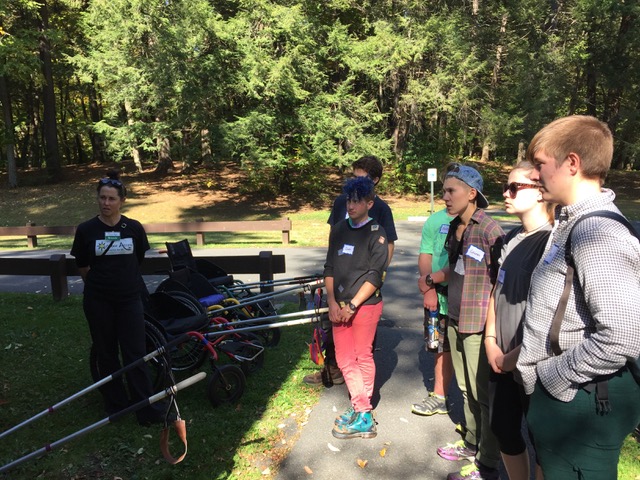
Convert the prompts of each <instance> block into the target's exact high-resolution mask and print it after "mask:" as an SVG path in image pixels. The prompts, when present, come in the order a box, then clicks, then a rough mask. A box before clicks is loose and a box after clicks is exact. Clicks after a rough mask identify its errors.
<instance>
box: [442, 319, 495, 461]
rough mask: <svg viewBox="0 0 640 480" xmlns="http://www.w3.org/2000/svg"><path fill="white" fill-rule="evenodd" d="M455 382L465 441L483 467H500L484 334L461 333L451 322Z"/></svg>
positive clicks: (456, 324)
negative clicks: (459, 393)
mask: <svg viewBox="0 0 640 480" xmlns="http://www.w3.org/2000/svg"><path fill="white" fill-rule="evenodd" d="M447 336H448V337H449V345H450V346H451V361H452V363H453V370H454V371H455V373H456V382H457V384H458V387H459V388H460V390H461V391H462V396H463V398H464V419H465V423H466V426H467V434H466V436H465V441H466V442H467V443H470V444H472V445H477V446H478V455H477V456H476V458H477V459H478V461H479V462H481V463H482V464H483V465H485V466H487V467H490V468H498V465H499V464H500V448H499V446H498V440H497V438H496V436H495V435H494V434H493V432H492V431H491V422H490V419H489V369H490V368H491V367H490V366H489V362H488V361H487V354H486V352H485V350H484V344H483V341H482V338H483V336H482V333H460V332H459V331H458V322H457V321H455V320H452V319H449V329H448V330H447Z"/></svg>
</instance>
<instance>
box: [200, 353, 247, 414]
mask: <svg viewBox="0 0 640 480" xmlns="http://www.w3.org/2000/svg"><path fill="white" fill-rule="evenodd" d="M245 385H246V378H245V376H244V373H242V369H241V368H240V367H238V366H237V365H231V364H228V365H221V366H219V367H216V366H215V365H214V367H213V374H212V375H211V378H210V379H209V383H208V384H207V397H209V401H210V402H211V405H213V406H214V407H218V406H220V405H225V404H233V403H236V402H237V401H238V400H240V397H242V395H243V393H244V389H245Z"/></svg>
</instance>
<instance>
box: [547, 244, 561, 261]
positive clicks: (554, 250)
mask: <svg viewBox="0 0 640 480" xmlns="http://www.w3.org/2000/svg"><path fill="white" fill-rule="evenodd" d="M558 248H560V247H558V245H556V244H555V243H554V244H553V245H551V248H550V249H549V253H547V256H546V257H544V260H543V261H544V263H546V264H549V263H551V262H552V261H553V259H554V258H555V256H556V253H558Z"/></svg>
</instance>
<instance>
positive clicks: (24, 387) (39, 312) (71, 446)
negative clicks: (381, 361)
mask: <svg viewBox="0 0 640 480" xmlns="http://www.w3.org/2000/svg"><path fill="white" fill-rule="evenodd" d="M0 310H1V311H2V312H3V315H2V317H0V365H2V369H0V388H1V390H0V431H5V430H7V429H8V428H10V427H12V426H14V425H17V424H18V423H20V422H23V421H25V420H26V419H28V418H31V417H32V416H34V415H35V414H36V413H39V412H42V411H44V410H45V409H46V408H47V407H48V406H50V405H53V404H55V403H57V402H60V401H61V400H63V399H65V398H67V397H69V396H70V395H72V394H74V393H75V392H78V391H80V390H81V389H83V388H85V387H87V386H89V385H90V384H91V383H92V381H91V378H90V375H89V368H88V365H87V363H88V350H89V346H90V340H89V332H88V328H87V325H86V321H85V319H84V316H83V313H82V302H81V297H80V296H72V297H69V298H68V299H67V300H66V301H64V302H60V303H54V302H53V301H52V300H51V299H50V297H48V296H45V295H36V294H11V293H3V294H0ZM283 311H284V310H283ZM309 335H310V327H309V326H300V327H287V328H284V329H283V330H282V340H281V342H280V344H279V345H278V347H275V348H272V349H269V350H268V351H267V353H266V355H267V356H266V361H265V366H264V368H263V369H262V370H260V371H259V372H258V373H256V374H254V375H252V376H250V377H249V378H248V379H247V389H246V391H245V394H244V395H243V397H242V398H241V401H240V403H239V404H238V405H237V406H235V407H230V406H227V407H221V408H220V407H219V408H215V409H214V408H213V407H211V405H210V404H209V401H208V399H207V397H206V393H205V388H206V381H207V380H206V379H205V380H204V381H202V382H200V383H198V384H195V385H194V386H192V387H189V388H188V389H185V390H183V391H182V392H180V393H179V394H178V403H179V407H180V412H181V414H182V417H183V418H184V419H185V420H186V421H187V432H188V441H189V453H188V455H187V457H186V459H185V460H184V462H182V463H181V464H179V465H177V466H171V465H169V464H167V463H166V462H164V460H162V458H161V454H160V451H159V448H158V438H159V428H158V427H151V428H143V427H139V426H138V425H137V423H136V422H135V419H134V417H133V416H132V415H130V416H128V417H126V418H124V419H122V420H121V421H119V422H117V423H115V424H109V425H106V426H103V427H101V428H99V429H97V430H94V431H92V432H89V433H87V434H86V435H85V436H83V437H81V438H79V439H75V440H72V441H71V442H69V443H66V444H64V445H61V446H60V448H58V449H56V450H54V451H53V452H51V453H49V454H46V455H44V456H42V457H41V458H39V459H35V460H29V461H27V462H25V463H23V464H22V465H20V466H18V467H16V468H15V469H13V470H11V471H10V472H9V473H7V475H6V476H5V477H3V476H2V475H1V474H0V478H36V477H38V478H47V479H61V480H62V479H69V478H75V479H82V478H118V477H120V478H126V479H131V480H139V479H149V480H156V479H157V480H161V479H172V480H182V479H185V480H186V479H189V480H198V479H223V478H224V479H243V480H245V479H247V480H254V479H269V478H272V477H273V474H274V473H275V472H276V470H277V463H278V461H279V460H280V459H281V458H283V457H284V456H285V455H286V453H287V450H288V448H290V447H291V446H292V443H293V440H294V438H293V437H292V436H291V432H295V431H296V430H297V427H298V426H299V425H300V424H301V423H302V422H303V421H305V419H306V416H307V414H308V412H309V411H310V409H311V408H312V407H313V406H314V405H315V403H316V402H317V400H318V398H319V395H320V390H318V389H315V388H312V387H307V386H305V385H304V384H303V383H302V382H301V378H302V376H304V375H306V374H307V373H309V372H311V371H313V370H315V368H314V367H315V366H314V365H313V364H312V363H311V362H310V360H309V358H308V357H309V356H308V353H307V347H306V342H307V341H308V340H309ZM203 371H207V368H206V367H203ZM185 377H186V375H185ZM179 378H182V377H179ZM101 418H102V403H101V399H100V395H99V394H98V393H97V392H90V393H88V394H86V395H85V396H83V397H80V398H79V399H77V400H74V401H73V402H71V403H69V404H68V405H66V406H64V407H61V408H60V409H59V410H58V411H57V412H56V413H54V414H53V415H47V416H46V417H44V418H41V419H39V420H37V421H35V422H33V423H32V424H31V425H28V426H26V427H24V428H22V429H20V430H18V431H16V432H14V433H12V434H10V435H9V436H7V437H6V438H3V439H1V440H0V442H2V443H1V445H2V448H0V465H5V464H7V463H9V462H10V461H12V460H15V459H18V458H20V457H22V456H24V455H26V454H28V453H30V452H33V451H35V450H37V449H39V448H41V447H42V446H43V445H45V444H47V443H51V442H53V441H56V440H58V439H60V438H63V437H64V436H66V435H69V434H71V433H74V432H76V431H78V430H79V429H81V428H84V427H86V426H88V425H90V424H92V423H94V422H96V421H98V420H99V419H101ZM172 446H173V449H172V451H173V452H174V454H177V453H179V452H181V445H180V444H179V443H175V442H174V443H173V444H172ZM267 469H269V471H270V473H266V472H267ZM639 472H640V444H638V443H637V441H636V440H634V439H633V438H632V437H629V438H628V439H627V440H626V442H625V445H624V447H623V451H622V456H621V458H620V465H619V476H618V478H619V480H637V479H638V474H639Z"/></svg>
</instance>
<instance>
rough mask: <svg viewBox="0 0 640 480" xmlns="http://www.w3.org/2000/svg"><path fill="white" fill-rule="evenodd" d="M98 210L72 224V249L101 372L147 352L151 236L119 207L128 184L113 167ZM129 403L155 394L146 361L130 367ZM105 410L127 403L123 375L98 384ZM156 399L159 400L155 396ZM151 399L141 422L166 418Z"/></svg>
mask: <svg viewBox="0 0 640 480" xmlns="http://www.w3.org/2000/svg"><path fill="white" fill-rule="evenodd" d="M96 190H97V193H98V195H97V201H98V209H99V214H98V215H97V216H95V217H93V218H91V219H89V220H87V221H86V222H84V223H81V224H80V225H79V226H78V228H77V229H76V234H75V238H74V240H73V247H72V249H71V255H73V256H74V257H75V259H76V265H77V266H78V270H79V271H80V275H81V276H82V280H83V281H84V297H83V308H84V313H85V317H86V318H87V322H88V323H89V331H90V333H91V339H92V341H93V345H94V348H95V351H96V353H97V367H98V371H99V372H100V375H101V376H102V377H104V376H107V375H109V374H111V373H113V372H115V371H117V370H119V369H120V368H121V365H120V356H119V350H120V352H121V353H122V360H123V362H124V364H125V365H127V364H129V363H132V362H133V361H134V360H138V359H139V358H141V357H143V356H144V355H145V354H146V346H145V344H146V341H145V326H144V313H143V303H142V296H143V294H147V290H146V286H145V284H144V281H143V279H142V275H141V273H140V268H139V267H140V263H142V260H143V259H144V255H145V252H146V251H147V250H149V242H148V240H147V235H146V233H145V231H144V228H143V227H142V225H141V224H140V222H138V221H136V220H133V219H131V218H128V217H125V216H124V215H122V214H121V213H120V210H121V208H122V206H123V205H124V202H125V200H126V196H127V190H126V188H125V186H124V184H123V183H122V182H121V181H120V179H119V173H118V172H117V171H109V172H108V176H107V177H105V178H103V179H101V180H99V181H98V183H97V185H96ZM127 386H128V388H129V394H130V396H131V401H132V403H136V402H139V401H140V400H143V399H146V398H148V397H150V396H151V395H152V394H153V391H152V386H151V380H150V378H149V374H148V371H147V367H146V364H143V365H142V366H140V367H137V368H134V369H132V370H129V372H128V374H127ZM100 392H101V393H102V396H103V399H104V404H105V411H106V413H107V415H111V414H114V413H116V412H119V411H120V410H122V409H124V408H126V407H128V406H129V395H128V394H127V391H126V390H125V386H124V383H123V382H122V379H121V377H118V378H115V379H113V380H111V381H110V382H109V383H107V384H105V385H104V386H102V387H101V389H100ZM159 403H160V402H159ZM159 403H155V404H153V405H150V406H149V407H146V408H144V409H142V410H139V411H138V412H137V416H138V422H139V423H140V424H142V425H148V424H150V423H156V422H160V421H163V420H164V411H165V410H166V409H165V407H164V406H163V405H161V404H159Z"/></svg>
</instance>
